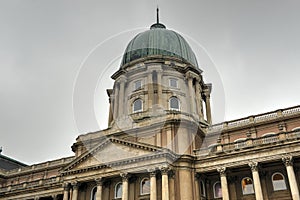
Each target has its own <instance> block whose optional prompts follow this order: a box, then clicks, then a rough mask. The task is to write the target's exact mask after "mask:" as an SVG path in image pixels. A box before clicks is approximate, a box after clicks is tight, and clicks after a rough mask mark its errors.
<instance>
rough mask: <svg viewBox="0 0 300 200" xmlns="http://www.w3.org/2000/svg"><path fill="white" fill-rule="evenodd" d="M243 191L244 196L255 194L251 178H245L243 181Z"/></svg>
mask: <svg viewBox="0 0 300 200" xmlns="http://www.w3.org/2000/svg"><path fill="white" fill-rule="evenodd" d="M242 190H243V194H253V193H254V188H253V182H252V179H251V178H244V179H243V180H242Z"/></svg>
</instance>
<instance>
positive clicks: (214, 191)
mask: <svg viewBox="0 0 300 200" xmlns="http://www.w3.org/2000/svg"><path fill="white" fill-rule="evenodd" d="M217 184H220V189H221V196H217V195H216V185H217ZM213 193H214V199H218V198H223V194H222V185H221V182H220V181H217V182H215V183H214V184H213Z"/></svg>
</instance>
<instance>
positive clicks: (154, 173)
mask: <svg viewBox="0 0 300 200" xmlns="http://www.w3.org/2000/svg"><path fill="white" fill-rule="evenodd" d="M147 171H148V172H149V173H150V177H156V169H155V168H150V169H148V170H147Z"/></svg>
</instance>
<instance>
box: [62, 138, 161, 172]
mask: <svg viewBox="0 0 300 200" xmlns="http://www.w3.org/2000/svg"><path fill="white" fill-rule="evenodd" d="M161 150H162V148H160V147H156V146H152V145H148V144H142V143H138V142H131V141H126V140H122V139H117V138H107V139H106V140H105V141H103V142H102V143H100V144H99V145H97V146H96V147H94V148H93V149H91V150H90V151H88V152H86V153H84V154H82V155H80V156H79V157H78V158H76V159H75V160H74V161H72V162H71V163H70V164H69V165H68V166H66V167H65V168H64V171H69V170H79V169H85V168H89V167H93V166H99V165H107V164H111V163H114V162H121V161H125V160H132V159H136V158H139V157H143V156H147V155H151V154H155V153H156V152H160V151H161Z"/></svg>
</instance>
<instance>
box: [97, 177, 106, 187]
mask: <svg viewBox="0 0 300 200" xmlns="http://www.w3.org/2000/svg"><path fill="white" fill-rule="evenodd" d="M103 180H104V178H102V177H99V178H95V182H96V185H97V186H102V185H103V182H104V181H103Z"/></svg>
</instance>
